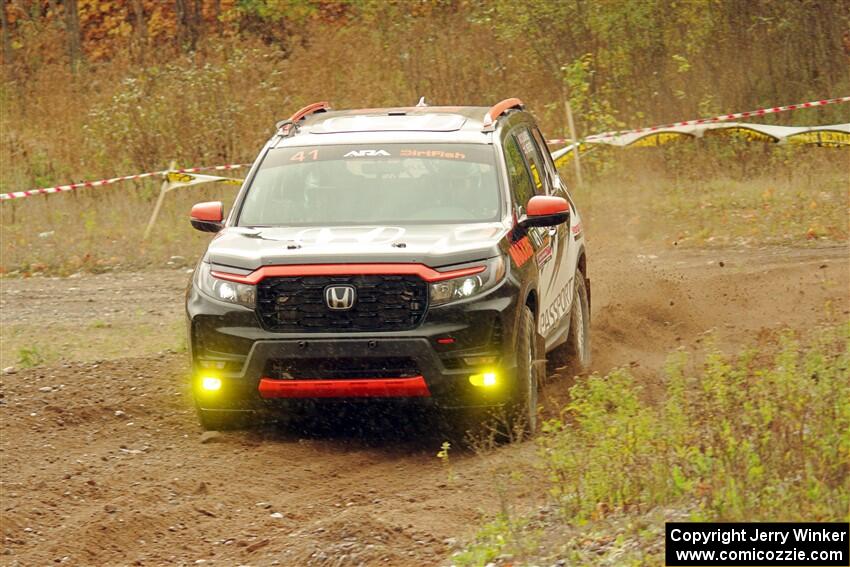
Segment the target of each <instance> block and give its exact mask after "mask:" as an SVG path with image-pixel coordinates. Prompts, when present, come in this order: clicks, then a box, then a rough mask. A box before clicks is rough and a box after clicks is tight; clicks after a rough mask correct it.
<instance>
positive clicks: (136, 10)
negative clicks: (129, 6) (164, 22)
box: [133, 0, 148, 61]
mask: <svg viewBox="0 0 850 567" xmlns="http://www.w3.org/2000/svg"><path fill="white" fill-rule="evenodd" d="M133 16H134V17H135V20H136V22H135V24H136V25H135V29H134V30H133V31H134V33H135V35H136V49H138V56H139V61H144V60H145V47H146V46H147V42H148V26H147V21H146V20H145V7H144V5H143V4H142V0H133Z"/></svg>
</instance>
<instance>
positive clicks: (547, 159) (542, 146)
mask: <svg viewBox="0 0 850 567" xmlns="http://www.w3.org/2000/svg"><path fill="white" fill-rule="evenodd" d="M531 134H532V135H533V136H534V141H535V142H537V148H538V149H539V150H540V153H541V154H543V161H544V163H545V166H546V171H547V174H548V176H549V179H550V185H551V186H552V189H553V190H554V188H555V186H556V185H557V184H556V183H555V176H556V175H558V169H557V168H556V167H555V162H553V161H552V154H551V153H549V146H547V145H546V140H544V139H543V135H542V134H541V133H540V130H538V129H537V128H534V129H533V130H532V131H531Z"/></svg>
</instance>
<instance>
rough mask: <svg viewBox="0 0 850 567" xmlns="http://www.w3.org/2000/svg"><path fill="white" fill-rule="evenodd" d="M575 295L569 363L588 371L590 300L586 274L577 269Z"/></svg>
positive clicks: (569, 339)
mask: <svg viewBox="0 0 850 567" xmlns="http://www.w3.org/2000/svg"><path fill="white" fill-rule="evenodd" d="M574 288H575V291H574V295H573V307H572V310H571V313H570V335H569V337H568V338H567V344H566V351H567V356H568V361H569V364H570V365H571V366H572V367H573V369H574V370H575V371H576V372H586V371H587V370H588V369H589V368H590V362H591V360H590V302H589V301H588V297H587V284H586V282H585V279H584V274H582V273H581V272H580V271H578V270H577V271H576V283H575V286H574Z"/></svg>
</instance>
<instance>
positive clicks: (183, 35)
mask: <svg viewBox="0 0 850 567" xmlns="http://www.w3.org/2000/svg"><path fill="white" fill-rule="evenodd" d="M176 7H177V30H178V31H177V41H179V42H180V45H181V47H185V45H186V43H187V42H188V44H189V49H190V50H192V51H194V50H195V47H196V46H197V44H198V29H199V27H200V23H201V2H200V0H176Z"/></svg>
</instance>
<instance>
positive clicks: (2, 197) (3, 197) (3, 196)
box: [0, 96, 850, 201]
mask: <svg viewBox="0 0 850 567" xmlns="http://www.w3.org/2000/svg"><path fill="white" fill-rule="evenodd" d="M840 102H850V96H843V97H839V98H831V99H824V100H815V101H811V102H802V103H798V104H788V105H786V106H774V107H773V108H759V109H758V110H749V111H747V112H735V113H733V114H721V115H719V116H712V117H711V118H698V119H696V120H685V121H683V122H674V123H671V124H659V125H657V126H649V127H648V128H637V129H635V130H624V131H621V132H605V133H603V134H593V135H590V136H588V137H587V138H585V139H584V141H591V140H599V139H604V138H615V137H617V136H623V135H625V134H639V133H642V132H654V131H656V130H664V129H665V128H673V127H674V126H693V125H696V124H706V123H715V122H726V121H728V120H737V119H738V118H750V117H753V116H764V115H766V114H776V113H778V112H786V111H788V110H798V109H801V108H814V107H818V106H826V105H828V104H837V103H840ZM570 142H572V140H569V139H566V138H556V139H553V140H547V143H549V144H567V143H570ZM250 165H251V164H247V163H234V164H227V165H213V166H208V167H189V168H185V169H176V170H174V171H176V172H177V173H196V172H198V171H210V170H211V171H223V170H227V169H239V168H241V167H249V166H250ZM168 172H169V170H167V169H166V170H163V171H150V172H147V173H137V174H136V175H125V176H124V177H113V178H112V179H101V180H100V181H83V182H81V183H71V184H69V185H57V186H56V187H43V188H41V189H30V190H29V191H14V192H12V193H0V201H8V200H10V199H20V198H22V197H32V196H33V195H45V194H50V193H62V192H64V191H73V190H74V189H80V188H82V187H101V186H103V185H111V184H113V183H118V182H119V181H131V180H133V179H143V178H145V177H152V176H154V175H165V174H166V173H168Z"/></svg>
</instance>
